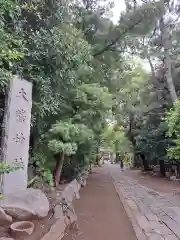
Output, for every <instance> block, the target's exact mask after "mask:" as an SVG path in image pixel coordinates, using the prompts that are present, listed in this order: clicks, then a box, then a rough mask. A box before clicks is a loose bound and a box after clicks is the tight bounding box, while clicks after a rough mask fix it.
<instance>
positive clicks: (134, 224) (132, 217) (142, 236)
mask: <svg viewBox="0 0 180 240" xmlns="http://www.w3.org/2000/svg"><path fill="white" fill-rule="evenodd" d="M112 180H113V184H114V187H115V189H116V192H117V194H118V196H119V198H120V201H121V202H122V204H123V206H124V209H125V211H126V214H127V216H128V218H129V219H130V221H131V223H132V227H133V229H134V232H135V234H136V237H137V239H138V240H147V239H148V238H147V236H146V235H145V234H144V232H143V231H142V229H141V228H140V227H139V224H138V223H137V221H136V217H135V214H138V209H137V206H134V213H133V210H132V208H133V202H132V204H131V203H130V202H129V203H128V201H129V200H126V199H125V198H124V197H123V195H122V193H121V192H120V190H119V188H118V187H117V184H116V183H115V182H114V179H112ZM129 205H132V208H130V207H129Z"/></svg>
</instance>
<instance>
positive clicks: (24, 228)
mask: <svg viewBox="0 0 180 240" xmlns="http://www.w3.org/2000/svg"><path fill="white" fill-rule="evenodd" d="M10 230H11V234H12V236H13V237H15V238H19V237H22V236H29V235H31V234H32V233H33V231H34V223H32V222H27V221H21V222H15V223H13V224H11V226H10Z"/></svg>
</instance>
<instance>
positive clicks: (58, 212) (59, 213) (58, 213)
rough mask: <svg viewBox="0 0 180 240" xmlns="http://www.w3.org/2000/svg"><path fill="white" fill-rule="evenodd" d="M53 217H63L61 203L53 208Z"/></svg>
mask: <svg viewBox="0 0 180 240" xmlns="http://www.w3.org/2000/svg"><path fill="white" fill-rule="evenodd" d="M54 217H55V218H61V217H64V215H63V209H62V206H61V205H56V206H55V208H54Z"/></svg>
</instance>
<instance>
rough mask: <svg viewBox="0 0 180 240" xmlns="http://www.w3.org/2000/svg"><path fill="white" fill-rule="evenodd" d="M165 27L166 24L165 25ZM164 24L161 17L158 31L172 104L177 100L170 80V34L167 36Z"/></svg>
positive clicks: (167, 31) (167, 27) (167, 32)
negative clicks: (160, 37)
mask: <svg viewBox="0 0 180 240" xmlns="http://www.w3.org/2000/svg"><path fill="white" fill-rule="evenodd" d="M166 25H167V24H166ZM166 25H165V23H164V18H163V16H162V17H161V19H160V22H159V26H160V31H161V36H162V45H163V47H164V63H165V67H166V74H165V76H166V81H167V85H168V89H169V93H170V96H171V99H172V102H175V101H176V100H177V98H178V97H177V94H176V90H175V86H174V82H173V78H172V60H171V56H170V51H171V45H172V43H171V39H170V34H169V31H170V29H169V26H166Z"/></svg>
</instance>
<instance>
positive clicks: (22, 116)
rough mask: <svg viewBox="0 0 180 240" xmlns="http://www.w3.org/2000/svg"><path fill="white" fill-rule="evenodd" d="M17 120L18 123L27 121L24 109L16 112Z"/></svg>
mask: <svg viewBox="0 0 180 240" xmlns="http://www.w3.org/2000/svg"><path fill="white" fill-rule="evenodd" d="M16 119H17V121H18V122H25V121H26V111H25V110H24V109H18V110H17V111H16Z"/></svg>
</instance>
